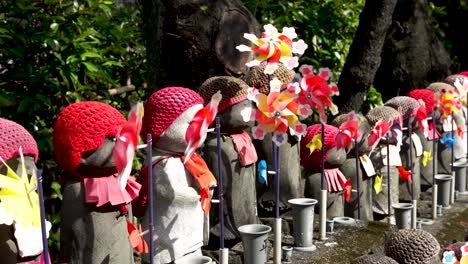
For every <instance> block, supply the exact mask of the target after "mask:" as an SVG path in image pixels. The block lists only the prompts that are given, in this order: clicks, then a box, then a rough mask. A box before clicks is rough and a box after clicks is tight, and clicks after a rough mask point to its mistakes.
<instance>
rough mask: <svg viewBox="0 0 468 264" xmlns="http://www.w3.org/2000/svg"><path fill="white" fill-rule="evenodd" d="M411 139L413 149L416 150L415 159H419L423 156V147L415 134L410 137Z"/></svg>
mask: <svg viewBox="0 0 468 264" xmlns="http://www.w3.org/2000/svg"><path fill="white" fill-rule="evenodd" d="M411 139H412V140H413V145H414V148H415V149H416V157H419V156H421V155H422V154H423V146H422V144H421V139H420V138H419V136H418V135H417V134H415V133H413V134H412V135H411Z"/></svg>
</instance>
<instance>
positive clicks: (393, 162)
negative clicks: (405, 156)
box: [381, 145, 402, 167]
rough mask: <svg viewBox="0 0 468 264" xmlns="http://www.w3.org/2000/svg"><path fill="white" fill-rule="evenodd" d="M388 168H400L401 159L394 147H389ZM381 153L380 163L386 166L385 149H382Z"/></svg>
mask: <svg viewBox="0 0 468 264" xmlns="http://www.w3.org/2000/svg"><path fill="white" fill-rule="evenodd" d="M389 149H390V166H397V167H398V166H402V164H401V157H400V152H399V151H398V148H397V147H396V146H395V145H390V146H389ZM381 153H382V162H383V164H384V165H385V166H387V147H383V148H382V150H381Z"/></svg>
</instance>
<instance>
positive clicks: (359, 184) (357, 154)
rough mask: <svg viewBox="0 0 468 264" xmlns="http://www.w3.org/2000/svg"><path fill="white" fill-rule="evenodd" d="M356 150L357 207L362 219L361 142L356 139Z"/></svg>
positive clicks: (359, 216) (359, 217)
mask: <svg viewBox="0 0 468 264" xmlns="http://www.w3.org/2000/svg"><path fill="white" fill-rule="evenodd" d="M354 151H355V155H356V189H357V208H358V211H357V212H358V219H359V220H361V187H360V186H361V176H360V175H359V168H360V166H359V144H358V142H357V141H356V140H355V141H354Z"/></svg>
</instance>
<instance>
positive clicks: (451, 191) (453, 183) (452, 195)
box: [450, 111, 456, 203]
mask: <svg viewBox="0 0 468 264" xmlns="http://www.w3.org/2000/svg"><path fill="white" fill-rule="evenodd" d="M451 116H452V120H451V129H450V135H451V136H452V138H453V139H455V135H454V134H455V132H454V129H455V128H454V127H453V122H454V120H455V119H453V111H452V113H451ZM454 149H455V148H454V147H453V145H452V148H451V149H450V150H451V151H450V159H451V163H450V172H451V174H452V181H451V183H452V184H451V186H450V187H451V190H450V203H454V202H455V178H456V177H455V170H454V169H453V163H454V162H455V155H454Z"/></svg>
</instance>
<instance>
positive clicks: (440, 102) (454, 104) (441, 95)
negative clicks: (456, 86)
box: [435, 89, 460, 119]
mask: <svg viewBox="0 0 468 264" xmlns="http://www.w3.org/2000/svg"><path fill="white" fill-rule="evenodd" d="M435 97H436V107H437V109H438V110H439V112H440V113H441V114H442V119H446V118H447V117H448V116H449V115H451V114H452V112H454V113H456V112H458V109H459V108H460V105H459V104H458V101H457V98H456V97H455V95H454V93H453V91H446V90H445V89H442V91H440V92H438V93H436V94H435Z"/></svg>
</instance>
